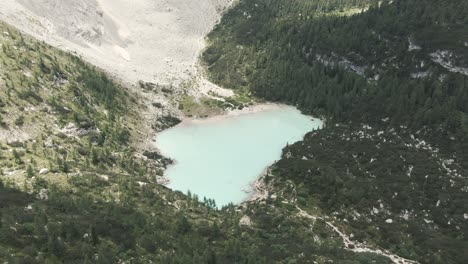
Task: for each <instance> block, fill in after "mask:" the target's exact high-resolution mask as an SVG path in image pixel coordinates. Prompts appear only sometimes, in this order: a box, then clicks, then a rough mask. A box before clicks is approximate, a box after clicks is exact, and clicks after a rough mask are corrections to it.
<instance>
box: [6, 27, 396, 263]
mask: <svg viewBox="0 0 468 264" xmlns="http://www.w3.org/2000/svg"><path fill="white" fill-rule="evenodd" d="M0 32H1V35H0V43H1V45H2V49H1V50H0V63H1V68H0V74H1V79H2V81H1V83H0V88H1V89H0V98H1V113H2V114H1V116H2V126H1V127H0V135H1V137H0V168H1V170H0V201H1V202H0V261H1V262H6V263H151V262H152V263H180V264H182V263H183V264H185V263H200V264H201V263H212V264H213V263H291V262H299V263H328V262H330V261H333V262H336V263H349V261H354V262H364V263H372V262H377V263H391V261H390V259H388V258H387V257H385V256H382V253H381V252H380V253H379V252H376V253H378V254H375V252H374V253H373V252H367V251H364V252H363V251H358V250H355V251H350V250H347V249H346V248H345V244H343V241H342V237H341V236H340V233H339V229H336V228H337V227H336V226H334V225H333V224H332V223H331V222H330V221H329V219H328V218H325V217H324V218H317V219H315V220H314V223H311V222H310V218H309V217H310V215H308V214H305V213H304V212H303V211H301V210H300V209H299V208H297V207H295V206H294V205H293V204H289V203H288V202H287V201H286V200H283V201H284V202H282V200H281V199H282V198H279V199H277V200H270V199H269V200H266V201H265V200H262V201H255V202H251V203H246V204H243V205H241V206H238V207H235V206H233V205H230V206H227V207H225V208H222V209H217V208H216V206H215V202H214V201H212V200H209V199H208V200H206V199H205V200H204V201H203V202H201V201H199V199H198V197H197V196H195V195H193V196H192V195H191V194H187V195H184V194H182V193H180V192H173V191H171V190H168V189H167V188H165V187H164V186H162V185H160V184H158V181H159V180H160V177H159V175H161V174H162V171H163V169H164V168H165V167H166V166H167V165H168V164H169V163H170V162H171V161H170V160H168V159H166V158H164V157H162V156H160V155H159V154H158V153H157V152H152V151H151V150H146V151H144V150H141V149H140V148H137V146H139V140H140V133H142V132H145V131H146V130H145V129H144V124H143V123H144V122H147V119H146V118H145V117H144V116H140V115H139V114H138V113H140V112H145V111H147V109H146V107H147V106H146V97H145V98H143V97H141V96H140V94H139V93H135V92H134V90H133V89H132V90H127V89H126V88H125V87H123V86H122V85H120V84H118V83H116V82H115V81H113V80H111V79H109V78H108V77H107V76H106V75H105V74H104V73H103V72H101V71H100V70H99V69H96V68H95V67H93V66H90V65H89V64H87V63H85V62H83V61H82V60H81V59H80V58H78V57H76V56H74V55H71V54H68V53H65V52H63V51H60V50H58V49H54V48H52V47H50V46H48V45H46V44H44V43H41V42H38V41H35V40H33V39H32V38H30V37H28V36H25V35H22V34H20V33H18V32H17V31H16V30H15V29H13V28H12V27H10V26H8V25H5V24H3V23H0ZM140 88H141V89H143V92H144V93H151V94H157V95H160V96H162V97H164V96H166V95H165V92H164V91H166V92H167V89H165V88H164V87H159V86H157V85H151V84H145V83H141V87H140ZM169 92H170V90H169ZM155 105H157V104H155ZM157 106H158V107H164V106H160V105H157ZM173 122H177V119H176V118H174V117H171V116H164V115H161V116H160V117H159V118H158V120H157V122H156V123H155V124H153V126H154V128H155V129H160V128H164V127H167V126H171V125H173ZM316 213H319V211H317V212H316ZM337 230H338V231H337Z"/></svg>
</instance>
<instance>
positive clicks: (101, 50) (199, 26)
mask: <svg viewBox="0 0 468 264" xmlns="http://www.w3.org/2000/svg"><path fill="white" fill-rule="evenodd" d="M231 3H232V0H131V1H130V0H2V4H0V19H1V20H4V21H6V22H7V23H9V24H11V25H13V26H15V27H17V28H18V29H20V30H21V31H23V32H25V33H27V34H30V35H32V36H33V37H36V38H38V39H39V40H43V41H45V42H47V43H49V44H51V45H53V46H56V47H59V48H62V49H64V50H70V51H73V52H76V53H77V54H79V55H81V56H82V57H83V58H84V59H86V60H88V61H89V62H91V63H93V64H95V65H96V66H98V67H101V68H103V69H105V70H107V71H108V72H110V73H111V74H112V75H115V76H118V77H119V78H120V79H122V80H123V81H126V82H128V83H131V84H136V83H137V82H138V81H140V80H142V81H145V82H153V83H159V84H175V85H177V84H180V83H182V82H184V81H187V80H191V79H192V78H194V76H196V75H197V67H196V64H197V59H198V56H199V53H200V52H201V50H202V49H203V48H204V37H205V35H206V34H207V33H208V32H209V31H210V30H211V29H212V28H213V27H214V26H215V24H216V23H217V21H218V20H219V18H220V16H221V13H222V12H223V11H224V10H225V9H226V8H227V7H228V6H229V5H230V4H231Z"/></svg>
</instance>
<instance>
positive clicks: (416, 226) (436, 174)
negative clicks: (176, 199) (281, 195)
mask: <svg viewBox="0 0 468 264" xmlns="http://www.w3.org/2000/svg"><path fill="white" fill-rule="evenodd" d="M467 15H468V2H466V1H449V2H447V1H439V0H418V1H284V0H274V1H261V0H257V1H239V4H238V5H237V6H236V7H235V8H233V9H232V10H230V11H229V12H228V13H227V14H226V15H225V16H224V18H223V20H222V21H221V23H220V24H219V25H218V26H217V27H216V28H215V30H213V32H212V33H211V34H210V36H209V42H210V45H209V47H208V48H207V50H206V51H205V52H204V54H203V58H204V61H205V62H206V64H207V67H208V72H209V76H210V77H211V79H212V80H213V81H214V82H216V83H218V84H220V85H223V86H225V87H231V88H233V89H238V90H247V91H252V92H253V93H254V94H255V95H256V96H258V97H261V98H265V99H268V100H271V101H277V102H283V103H287V104H292V105H295V106H297V107H298V108H299V109H301V110H302V111H303V112H305V113H308V114H312V115H316V116H321V117H323V118H325V119H326V122H327V126H326V128H325V129H323V130H321V131H316V132H311V133H309V134H308V135H307V136H306V137H305V139H304V141H303V142H298V143H296V144H294V145H291V146H288V147H287V148H286V149H285V150H284V153H283V159H282V160H280V161H279V162H277V163H276V164H275V165H274V166H273V168H274V170H273V175H274V177H273V178H274V179H276V181H277V182H276V183H275V184H277V186H281V185H288V184H291V183H293V184H294V186H295V188H294V193H295V194H296V196H295V198H296V199H297V200H298V203H299V204H300V205H301V206H302V207H303V208H304V207H308V208H310V210H313V208H316V207H315V206H318V207H319V208H321V209H322V210H324V211H326V213H327V214H329V215H335V216H336V218H337V219H339V221H341V223H342V224H343V225H344V226H347V228H349V230H348V231H349V233H352V234H354V238H355V239H356V240H357V241H367V242H369V241H373V242H374V243H376V244H378V245H379V246H381V247H382V248H387V249H390V250H392V252H395V253H397V254H399V255H400V256H404V257H407V258H410V259H414V260H417V261H420V262H421V263H465V262H466V261H467V260H468V255H467V254H466V252H465V251H464V250H463V249H464V248H467V247H468V233H467V232H468V221H467V220H466V218H467V214H466V210H467V209H466V204H467V203H468V194H467V191H468V189H467V184H468V180H467V178H466V177H467V175H466V172H467V170H468V159H467V157H468V156H467V153H468V103H467V102H468V84H467V81H468V76H467V75H468V71H467V69H468V63H467V58H468V53H467V50H468V48H467V47H468V35H467V34H466V32H467V30H468V23H467V20H466V19H467V17H468V16H467ZM441 57H442V59H440V58H441Z"/></svg>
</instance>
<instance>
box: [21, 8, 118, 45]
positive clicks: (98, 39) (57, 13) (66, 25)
mask: <svg viewBox="0 0 468 264" xmlns="http://www.w3.org/2000/svg"><path fill="white" fill-rule="evenodd" d="M18 2H19V3H20V4H22V5H23V6H24V7H25V8H26V9H28V10H30V11H31V12H32V13H34V14H36V15H37V16H39V17H44V18H46V19H48V20H49V21H50V22H51V24H52V25H53V26H54V29H55V30H56V33H57V34H58V35H59V36H61V37H63V38H65V39H68V40H70V41H73V42H75V43H77V44H80V45H84V46H86V44H87V43H92V44H94V45H98V46H100V45H101V44H102V43H103V42H104V41H107V42H113V43H114V42H115V43H119V44H120V45H123V44H124V43H125V41H124V40H123V39H122V38H121V37H120V36H119V35H118V33H117V32H116V29H117V25H115V23H114V21H113V20H112V19H111V18H110V17H109V16H107V15H105V13H104V11H103V10H102V8H101V7H100V6H99V4H98V2H97V0H86V1H83V0H18Z"/></svg>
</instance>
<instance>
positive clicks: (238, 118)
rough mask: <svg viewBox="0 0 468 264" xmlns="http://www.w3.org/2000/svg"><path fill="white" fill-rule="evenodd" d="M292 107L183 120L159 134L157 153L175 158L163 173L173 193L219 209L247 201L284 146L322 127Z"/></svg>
mask: <svg viewBox="0 0 468 264" xmlns="http://www.w3.org/2000/svg"><path fill="white" fill-rule="evenodd" d="M322 124H323V123H322V121H321V120H319V119H314V118H312V117H310V116H305V115H302V114H301V113H300V112H299V111H298V110H297V109H296V108H293V107H286V106H284V107H267V108H266V109H263V110H260V111H255V112H251V113H242V114H238V115H232V116H223V117H214V118H210V119H204V120H193V121H184V122H182V123H181V124H180V125H178V126H176V127H173V128H170V129H168V130H165V131H163V132H161V133H160V134H158V135H157V137H156V146H157V147H158V148H159V150H160V151H161V153H162V154H163V155H165V156H167V157H170V158H172V159H174V160H175V164H174V165H171V166H170V167H169V168H168V169H167V170H166V172H165V176H166V177H167V178H168V179H169V180H170V183H169V185H168V187H169V188H171V189H173V190H179V191H182V192H184V193H186V192H187V191H188V190H190V192H191V193H192V194H197V195H198V196H199V198H200V199H201V200H203V197H206V198H211V199H215V201H216V204H217V206H219V207H221V206H223V205H227V204H228V203H230V202H232V203H234V204H237V203H241V202H242V201H244V200H246V199H247V198H248V197H249V195H250V194H249V193H248V192H247V191H251V190H252V187H251V183H252V182H253V181H255V180H256V179H257V178H258V177H259V176H260V175H261V174H262V173H263V172H264V170H265V169H266V168H267V167H268V166H270V165H271V164H273V163H274V162H275V161H276V160H278V159H279V158H280V157H281V150H282V149H283V148H284V147H285V146H286V144H288V143H289V144H292V143H294V142H297V141H299V140H302V138H303V137H304V135H305V134H306V133H307V132H309V131H311V130H313V129H317V128H320V127H321V126H322Z"/></svg>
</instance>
